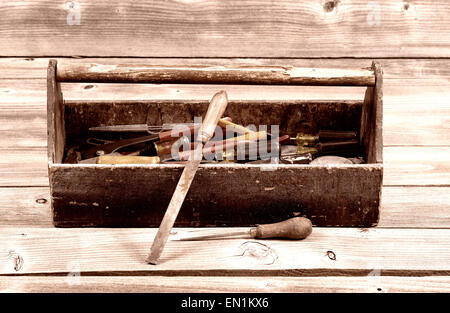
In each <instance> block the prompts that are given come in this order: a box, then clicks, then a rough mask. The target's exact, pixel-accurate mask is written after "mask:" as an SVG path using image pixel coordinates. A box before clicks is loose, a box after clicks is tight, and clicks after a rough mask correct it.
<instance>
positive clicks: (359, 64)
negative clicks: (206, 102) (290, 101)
mask: <svg viewBox="0 0 450 313" xmlns="http://www.w3.org/2000/svg"><path fill="white" fill-rule="evenodd" d="M56 59H57V60H58V62H71V63H80V64H81V63H83V64H84V63H100V64H106V65H117V64H121V63H127V64H134V65H141V64H154V65H174V64H175V65H177V64H179V65H186V66H188V65H191V66H192V65H204V66H205V65H208V66H217V65H221V66H230V65H233V66H287V67H318V68H337V69H351V68H363V67H369V66H370V64H371V63H372V61H376V62H378V63H380V64H381V66H382V68H383V72H384V73H383V78H384V79H385V80H388V81H389V84H388V85H406V83H410V82H414V81H416V80H421V84H422V85H430V84H435V83H436V82H437V81H441V82H442V83H445V82H448V80H449V79H450V69H449V63H450V60H448V59H385V58H384V59H372V58H368V59H364V58H362V59H352V58H339V59H328V58H325V59H314V58H312V59H311V58H309V59H308V58H301V59H295V58H289V59H273V58H261V59H255V58H207V59H205V58H202V59H200V58H157V59H155V58H56ZM48 61H49V58H45V57H38V58H0V70H1V72H0V79H42V78H44V77H45V76H46V70H47V66H48Z"/></svg>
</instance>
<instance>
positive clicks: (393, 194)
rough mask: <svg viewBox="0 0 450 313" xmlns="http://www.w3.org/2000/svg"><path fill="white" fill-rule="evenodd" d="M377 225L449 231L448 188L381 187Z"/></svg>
mask: <svg viewBox="0 0 450 313" xmlns="http://www.w3.org/2000/svg"><path fill="white" fill-rule="evenodd" d="M378 225H379V226H381V227H411V228H450V187H383V197H382V200H381V210H380V222H379V224H378Z"/></svg>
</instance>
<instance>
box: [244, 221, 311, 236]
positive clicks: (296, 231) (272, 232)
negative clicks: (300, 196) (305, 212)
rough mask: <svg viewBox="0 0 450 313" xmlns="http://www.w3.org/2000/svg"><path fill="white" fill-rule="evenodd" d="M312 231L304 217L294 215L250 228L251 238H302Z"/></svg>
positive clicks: (309, 222) (309, 223)
mask: <svg viewBox="0 0 450 313" xmlns="http://www.w3.org/2000/svg"><path fill="white" fill-rule="evenodd" d="M311 232H312V223H311V221H310V220H309V219H307V218H306V217H294V218H290V219H288V220H285V221H283V222H279V223H273V224H264V225H258V226H257V227H254V228H251V229H250V236H252V237H253V238H259V239H263V238H285V239H304V238H306V237H308V236H309V235H310V234H311Z"/></svg>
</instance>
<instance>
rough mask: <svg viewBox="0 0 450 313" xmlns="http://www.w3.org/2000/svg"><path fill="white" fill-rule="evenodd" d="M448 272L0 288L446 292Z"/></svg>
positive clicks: (78, 281)
mask: <svg viewBox="0 0 450 313" xmlns="http://www.w3.org/2000/svg"><path fill="white" fill-rule="evenodd" d="M449 291H450V278H449V277H448V276H427V277H396V276H367V277H337V276H325V277H272V276H269V277H254V276H246V277H226V276H222V277H220V276H219V277H214V276H212V277H211V276H206V277H193V276H186V277H166V276H151V277H148V276H128V277H122V276H76V275H73V276H63V277H59V276H58V277H54V276H45V277H36V276H25V277H17V276H13V277H11V276H10V277H5V276H3V277H1V280H0V292H28V293H42V292H44V293H46V292H51V293H53V292H57V293H60V292H64V293H68V292H70V293H79V292H82V293H85V292H93V293H98V292H102V293H129V292H133V293H135V292H138V293H141V292H145V293H147V292H151V293H153V292H157V293H161V292H164V293H165V292H182V293H209V292H220V293H222V292H225V293H234V292H239V293H243V292H252V293H253V292H254V293H260V292H264V293H272V292H292V293H297V292H301V293H320V292H327V293H328V292H370V293H386V292H388V293H392V292H449Z"/></svg>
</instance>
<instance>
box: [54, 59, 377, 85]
mask: <svg viewBox="0 0 450 313" xmlns="http://www.w3.org/2000/svg"><path fill="white" fill-rule="evenodd" d="M56 78H57V80H58V81H60V82H78V83H82V82H92V83H153V84H234V85H236V84H245V85H317V86H374V85H375V73H374V71H373V70H372V69H338V68H301V67H292V66H238V65H235V66H185V65H181V66H162V65H145V64H117V65H106V64H92V63H74V62H64V61H63V62H60V63H58V66H57V68H56Z"/></svg>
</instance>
